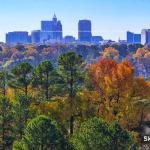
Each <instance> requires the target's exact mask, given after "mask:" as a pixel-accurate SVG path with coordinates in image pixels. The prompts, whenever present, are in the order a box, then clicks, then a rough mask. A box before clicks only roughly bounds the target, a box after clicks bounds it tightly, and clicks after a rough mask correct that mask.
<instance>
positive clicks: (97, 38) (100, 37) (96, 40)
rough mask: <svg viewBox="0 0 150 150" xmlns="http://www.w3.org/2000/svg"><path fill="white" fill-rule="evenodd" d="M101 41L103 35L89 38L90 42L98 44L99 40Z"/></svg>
mask: <svg viewBox="0 0 150 150" xmlns="http://www.w3.org/2000/svg"><path fill="white" fill-rule="evenodd" d="M101 41H103V37H102V36H92V38H91V42H92V43H95V44H98V43H99V42H101Z"/></svg>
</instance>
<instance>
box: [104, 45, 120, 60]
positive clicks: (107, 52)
mask: <svg viewBox="0 0 150 150" xmlns="http://www.w3.org/2000/svg"><path fill="white" fill-rule="evenodd" d="M102 56H103V57H104V58H111V59H115V60H118V58H119V52H118V50H116V49H115V48H112V47H108V48H105V49H104V51H103V52H102Z"/></svg>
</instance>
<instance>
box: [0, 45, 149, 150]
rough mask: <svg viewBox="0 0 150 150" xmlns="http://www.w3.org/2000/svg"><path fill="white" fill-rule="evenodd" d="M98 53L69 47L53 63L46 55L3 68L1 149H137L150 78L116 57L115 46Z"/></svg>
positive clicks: (0, 85)
mask: <svg viewBox="0 0 150 150" xmlns="http://www.w3.org/2000/svg"><path fill="white" fill-rule="evenodd" d="M139 54H141V53H139ZM142 54H143V53H142ZM102 55H104V56H105V57H104V58H100V59H97V61H96V62H95V63H92V64H87V63H86V62H85V61H84V59H83V57H82V56H81V55H79V54H77V53H75V52H67V53H62V54H61V55H60V56H59V57H58V59H57V64H55V66H54V65H53V63H52V62H50V61H49V60H45V61H41V63H40V64H38V65H34V64H31V63H28V62H20V63H18V64H16V65H15V66H14V67H13V68H12V69H11V70H4V69H3V70H1V71H0V149H2V150H10V149H12V150H136V149H138V147H139V146H140V135H141V132H140V131H141V128H142V125H143V122H144V121H146V120H148V119H149V111H150V110H149V106H150V82H149V80H145V79H144V78H143V77H135V73H134V70H135V69H134V66H133V65H132V64H131V63H130V62H129V61H127V60H122V61H118V55H119V54H118V51H116V50H115V49H114V48H109V49H105V51H104V52H103V54H102ZM108 56H109V57H108ZM137 56H139V55H138V54H137Z"/></svg>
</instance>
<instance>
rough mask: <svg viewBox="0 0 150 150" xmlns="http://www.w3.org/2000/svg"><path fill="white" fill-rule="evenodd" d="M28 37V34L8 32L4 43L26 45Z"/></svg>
mask: <svg viewBox="0 0 150 150" xmlns="http://www.w3.org/2000/svg"><path fill="white" fill-rule="evenodd" d="M28 40H29V36H28V32H26V31H25V32H24V31H16V32H9V33H7V34H6V43H7V44H10V45H11V44H28V43H29V42H28Z"/></svg>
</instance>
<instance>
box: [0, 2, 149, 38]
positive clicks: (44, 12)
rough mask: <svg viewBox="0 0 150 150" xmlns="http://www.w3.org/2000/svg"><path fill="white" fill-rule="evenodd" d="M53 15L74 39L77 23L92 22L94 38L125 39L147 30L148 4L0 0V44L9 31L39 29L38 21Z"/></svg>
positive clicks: (49, 18) (65, 32)
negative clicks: (95, 36)
mask: <svg viewBox="0 0 150 150" xmlns="http://www.w3.org/2000/svg"><path fill="white" fill-rule="evenodd" d="M54 12H55V13H56V15H57V18H58V19H60V20H61V21H62V24H63V31H64V32H63V34H64V35H68V34H69V35H70V34H73V35H74V36H76V37H77V29H78V26H77V25H78V20H79V19H91V21H92V30H93V35H102V36H103V37H104V38H105V39H114V40H118V38H119V37H120V38H121V39H125V38H126V31H127V30H131V31H133V32H137V33H140V32H141V29H142V28H150V0H1V1H0V41H5V33H6V32H9V31H18V30H20V31H29V32H30V31H31V30H36V29H40V21H41V20H51V18H52V17H53V14H54Z"/></svg>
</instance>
